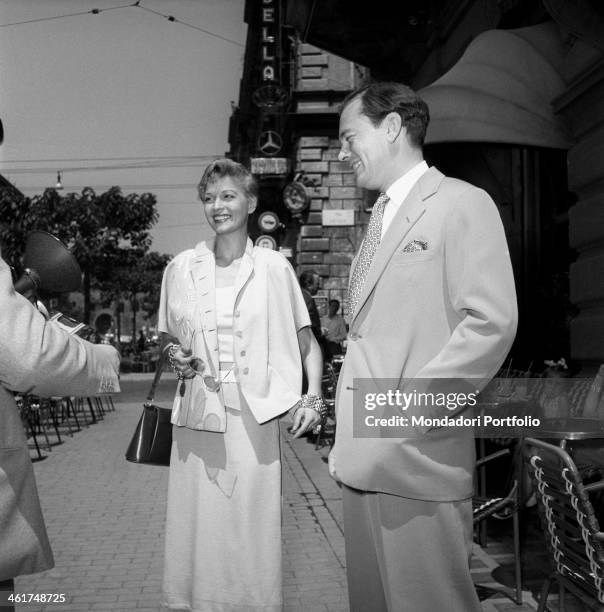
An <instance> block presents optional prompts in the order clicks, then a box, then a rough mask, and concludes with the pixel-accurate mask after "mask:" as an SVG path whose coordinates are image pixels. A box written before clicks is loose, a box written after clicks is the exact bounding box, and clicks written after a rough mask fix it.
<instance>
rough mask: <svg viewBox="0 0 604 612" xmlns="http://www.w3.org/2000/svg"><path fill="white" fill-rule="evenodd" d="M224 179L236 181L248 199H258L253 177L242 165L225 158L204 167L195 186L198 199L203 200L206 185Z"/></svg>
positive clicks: (256, 184)
mask: <svg viewBox="0 0 604 612" xmlns="http://www.w3.org/2000/svg"><path fill="white" fill-rule="evenodd" d="M225 177H230V178H232V179H233V180H235V181H237V183H239V185H240V186H241V188H242V189H243V191H244V193H245V195H246V196H247V197H248V198H256V199H257V198H258V182H257V181H256V179H255V178H254V175H253V174H252V173H251V172H250V171H249V170H248V169H247V168H246V167H245V166H244V165H243V164H240V163H238V162H236V161H233V160H232V159H227V158H223V159H215V160H214V161H213V162H210V163H209V164H208V165H207V166H206V169H205V170H204V171H203V174H202V176H201V179H200V180H199V184H198V185H197V193H198V194H199V197H200V198H201V199H202V200H203V198H204V197H205V194H206V190H207V188H208V185H209V184H210V183H213V182H214V181H216V180H218V179H221V178H225Z"/></svg>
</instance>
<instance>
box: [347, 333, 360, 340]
mask: <svg viewBox="0 0 604 612" xmlns="http://www.w3.org/2000/svg"><path fill="white" fill-rule="evenodd" d="M357 338H358V336H357V334H356V333H355V332H353V333H352V334H350V335H349V336H348V339H349V340H356V339H357Z"/></svg>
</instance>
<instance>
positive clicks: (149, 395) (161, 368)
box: [147, 348, 166, 404]
mask: <svg viewBox="0 0 604 612" xmlns="http://www.w3.org/2000/svg"><path fill="white" fill-rule="evenodd" d="M165 362H166V351H165V348H164V350H162V351H160V353H159V359H158V360H157V364H156V366H155V376H154V377H153V382H152V383H151V388H150V389H149V393H147V403H149V404H150V403H152V402H153V398H154V397H155V388H156V387H157V385H158V383H159V379H160V378H161V375H162V372H163V371H164V364H165Z"/></svg>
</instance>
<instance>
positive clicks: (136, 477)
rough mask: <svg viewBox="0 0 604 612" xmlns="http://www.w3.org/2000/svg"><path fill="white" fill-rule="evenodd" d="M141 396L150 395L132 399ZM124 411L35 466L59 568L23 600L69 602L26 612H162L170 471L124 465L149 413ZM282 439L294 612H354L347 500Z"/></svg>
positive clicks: (35, 580) (163, 394)
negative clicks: (39, 596)
mask: <svg viewBox="0 0 604 612" xmlns="http://www.w3.org/2000/svg"><path fill="white" fill-rule="evenodd" d="M148 379H149V378H148V376H147V377H145V379H144V380H145V381H147V380H148ZM127 384H128V381H127V380H124V384H123V387H124V390H126V389H127ZM145 384H147V383H146V382H145ZM171 385H173V383H171V381H169V380H168V381H166V382H162V384H161V389H160V392H159V393H158V394H157V395H156V397H157V399H158V400H159V401H161V402H162V403H164V405H166V402H165V399H166V398H167V397H169V395H170V393H171V389H172V388H173V386H171ZM138 396H140V397H141V398H142V397H143V396H144V393H139V394H134V395H133V394H132V393H130V397H129V396H128V394H127V393H126V394H123V399H126V400H128V399H131V398H132V397H138ZM116 408H117V411H116V412H114V413H108V414H107V415H106V416H105V419H104V420H102V421H100V422H99V423H97V424H95V425H92V426H90V427H89V428H88V429H85V430H84V431H81V432H79V433H76V434H74V436H73V437H72V438H70V437H67V438H66V441H65V443H64V444H62V445H60V446H56V447H54V448H53V450H52V452H49V453H47V455H48V457H47V459H45V460H44V461H41V462H39V463H36V464H35V471H36V477H37V480H38V487H39V491H40V498H41V501H42V506H43V509H44V514H45V518H46V522H47V525H48V531H49V535H50V540H51V544H52V547H53V550H54V553H55V561H56V567H55V568H54V569H52V570H49V571H47V572H43V573H41V574H35V575H32V576H21V577H19V578H18V579H17V581H16V590H17V592H19V593H63V594H64V595H65V599H66V603H64V604H59V603H53V604H46V605H41V604H27V605H22V604H21V605H17V610H18V611H27V612H41V611H47V610H52V611H56V612H59V611H67V610H69V611H77V612H88V611H92V610H105V611H116V612H117V611H123V612H126V611H137V612H142V611H148V612H151V611H153V612H157V611H158V610H159V609H160V608H159V599H160V587H161V577H162V564H163V537H164V517H165V505H166V490H167V476H168V470H167V469H165V468H161V467H152V466H142V465H134V464H130V463H128V462H127V461H125V459H124V451H125V449H126V446H127V444H128V441H129V439H130V436H131V435H132V432H133V431H134V427H135V425H136V422H137V420H138V418H139V415H140V410H141V403H140V402H138V401H137V402H132V401H126V402H116ZM283 431H284V434H285V435H284V436H283V440H284V441H283V445H282V449H283V466H284V524H283V541H284V598H285V610H286V611H288V612H301V611H302V610H304V612H346V611H347V610H348V603H347V595H346V573H345V558H344V541H343V533H342V516H341V504H340V490H339V488H338V486H337V485H336V484H335V483H334V482H333V481H332V480H331V478H329V475H328V473H327V467H326V465H325V463H324V462H323V461H322V457H323V456H325V455H326V453H327V449H321V450H319V451H316V450H315V449H314V445H312V444H310V443H309V442H308V441H307V440H305V439H301V440H295V441H292V440H291V439H290V438H289V436H288V435H287V433H285V426H283ZM500 561H501V562H505V561H506V559H505V556H502V557H501V559H500ZM495 565H496V563H495V561H494V560H493V559H492V558H491V557H489V555H487V554H486V553H485V552H484V551H482V550H481V549H480V548H477V551H476V555H475V558H474V562H473V567H474V570H473V571H474V573H475V574H476V577H477V578H478V579H480V582H481V583H484V582H488V581H491V579H490V575H489V572H490V570H491V569H492V568H493V567H494V566H495ZM527 595H528V597H530V594H527ZM530 599H531V600H532V598H530ZM533 602H534V600H532V601H529V602H528V604H527V605H523V606H521V607H516V606H514V605H513V604H512V603H511V602H510V601H509V600H508V599H505V598H502V599H498V598H491V599H490V600H488V602H485V603H484V610H485V611H489V612H495V611H498V612H501V611H504V610H512V609H513V610H516V611H518V612H524V611H528V610H535V609H536V606H535V605H534V603H533Z"/></svg>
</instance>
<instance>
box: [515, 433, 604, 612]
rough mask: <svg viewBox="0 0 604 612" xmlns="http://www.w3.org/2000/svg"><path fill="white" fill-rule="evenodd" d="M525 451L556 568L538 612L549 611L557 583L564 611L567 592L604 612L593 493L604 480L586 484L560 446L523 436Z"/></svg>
mask: <svg viewBox="0 0 604 612" xmlns="http://www.w3.org/2000/svg"><path fill="white" fill-rule="evenodd" d="M524 451H525V457H527V462H528V467H529V472H530V474H531V478H532V479H533V483H534V485H535V488H536V490H537V505H538V509H539V516H540V520H541V524H542V526H543V531H544V534H545V540H546V545H547V551H548V556H549V559H550V562H551V565H552V567H553V572H552V573H551V574H550V576H548V578H547V579H546V580H545V582H544V584H543V587H542V589H541V596H540V598H539V608H538V612H542V611H543V610H545V609H546V605H547V598H548V596H549V593H550V588H551V585H552V582H554V581H556V582H557V583H558V587H559V597H560V600H559V601H560V604H559V606H560V608H559V609H560V610H561V611H562V612H563V611H564V609H565V594H566V592H567V591H569V592H570V593H572V594H573V595H574V596H575V597H576V598H577V599H579V600H580V601H581V602H582V603H583V605H584V606H585V607H584V609H585V610H596V611H599V612H604V533H603V532H602V531H601V530H600V525H599V521H598V518H597V516H596V515H595V513H594V508H593V505H592V502H591V501H590V497H589V496H590V493H592V492H595V491H599V490H601V489H603V488H604V479H601V480H598V481H597V482H592V483H589V484H587V483H585V482H584V480H583V477H582V475H581V473H580V471H579V470H578V469H577V466H576V465H575V463H574V461H573V459H572V458H571V456H570V455H569V454H568V453H567V452H566V451H565V450H564V449H562V448H560V447H559V446H554V445H552V444H548V443H547V442H543V441H541V440H535V439H533V438H525V440H524Z"/></svg>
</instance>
